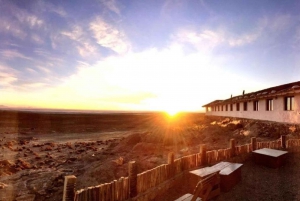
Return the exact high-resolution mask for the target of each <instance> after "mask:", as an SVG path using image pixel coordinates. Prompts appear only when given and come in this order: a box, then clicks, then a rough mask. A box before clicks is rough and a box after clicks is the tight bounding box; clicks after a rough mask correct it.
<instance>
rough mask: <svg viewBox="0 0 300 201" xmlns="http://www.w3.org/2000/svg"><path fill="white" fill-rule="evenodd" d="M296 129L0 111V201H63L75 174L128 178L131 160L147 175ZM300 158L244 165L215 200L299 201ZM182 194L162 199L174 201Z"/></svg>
mask: <svg viewBox="0 0 300 201" xmlns="http://www.w3.org/2000/svg"><path fill="white" fill-rule="evenodd" d="M299 129H300V127H299V125H291V124H284V123H274V122H267V121H258V120H248V119H236V118H224V117H206V116H205V115H204V114H201V113H181V114H178V115H176V116H174V117H170V116H168V115H166V114H165V113H119V114H116V113H112V114H97V113H93V114H88V113H51V112H48V113H44V112H29V111H9V110H1V111H0V150H1V152H0V201H10V200H17V201H19V200H20V201H21V200H22V201H23V200H28V201H29V200H37V201H43V200H47V201H50V200H51V201H52V200H53V201H54V200H61V199H62V190H63V182H64V176H65V175H70V174H71V175H75V176H76V177H77V178H78V179H77V189H80V188H84V187H88V186H95V185H98V184H101V183H105V182H110V181H112V180H114V179H118V178H120V177H122V176H127V174H128V173H127V167H128V162H129V161H132V160H134V161H136V162H137V164H138V171H139V172H142V171H145V170H147V169H151V168H153V167H156V166H158V165H160V164H163V163H166V162H167V155H168V153H169V152H174V153H175V158H177V157H181V156H184V155H188V154H190V153H196V152H198V151H199V146H200V144H203V143H204V144H206V145H207V148H208V150H212V149H217V148H227V147H228V144H229V140H230V139H231V138H235V139H236V142H237V144H238V145H239V144H240V145H242V144H246V143H249V142H250V139H251V137H254V136H255V137H257V140H258V141H269V140H275V139H278V138H279V137H280V136H281V135H287V137H288V138H299V136H300V133H299ZM299 159H300V154H296V153H291V154H290V155H289V157H288V161H287V164H286V165H285V166H284V167H282V168H280V169H269V168H265V167H261V166H257V165H255V164H253V162H252V161H251V160H250V159H249V160H246V161H245V163H244V167H243V170H242V178H243V179H242V181H241V182H240V183H239V185H237V186H236V187H235V188H234V189H232V190H231V191H230V192H228V193H222V194H221V195H220V196H219V197H217V198H216V199H215V200H218V201H221V200H300V195H299V193H298V189H300V188H299V187H300V186H299V185H300V184H298V182H297V181H295V178H299V175H300V168H299V167H300V164H299V162H300V160H299ZM183 190H184V189H183ZM180 193H182V192H180V191H174V192H169V194H168V196H162V197H161V198H158V199H160V200H162V199H163V200H173V199H175V198H176V197H177V196H178V197H179V196H180Z"/></svg>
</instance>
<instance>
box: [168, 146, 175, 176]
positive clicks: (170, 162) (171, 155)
mask: <svg viewBox="0 0 300 201" xmlns="http://www.w3.org/2000/svg"><path fill="white" fill-rule="evenodd" d="M168 165H169V168H170V169H169V170H170V175H169V177H170V178H171V177H173V176H174V174H175V169H174V153H173V152H170V153H169V154H168Z"/></svg>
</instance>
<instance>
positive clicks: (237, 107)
mask: <svg viewBox="0 0 300 201" xmlns="http://www.w3.org/2000/svg"><path fill="white" fill-rule="evenodd" d="M235 105H236V111H240V103H236V104H235Z"/></svg>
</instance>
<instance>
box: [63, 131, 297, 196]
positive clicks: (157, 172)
mask: <svg viewBox="0 0 300 201" xmlns="http://www.w3.org/2000/svg"><path fill="white" fill-rule="evenodd" d="M294 146H300V139H289V140H286V136H281V138H279V139H278V140H274V141H268V142H257V140H256V138H255V137H253V138H251V143H249V144H245V145H239V146H236V144H235V140H234V139H231V140H230V144H229V148H226V149H218V150H210V151H207V150H206V145H205V144H202V145H200V151H199V153H195V154H191V155H188V156H183V157H181V158H178V159H174V154H173V153H169V155H168V164H163V165H160V166H158V167H155V168H153V169H150V170H147V171H145V172H142V173H138V172H137V166H136V163H135V162H134V161H131V162H129V167H128V177H121V178H120V179H118V180H114V181H112V182H110V183H105V184H101V185H98V186H93V187H87V188H85V189H80V190H76V191H75V188H76V177H75V176H73V175H70V176H66V177H65V185H64V194H63V201H91V200H93V201H100V200H101V201H123V200H127V199H129V198H134V197H136V196H138V195H140V194H143V193H146V192H147V191H148V190H149V189H151V188H155V187H157V186H159V185H161V184H162V183H164V182H166V181H168V180H170V179H172V178H174V177H175V176H176V175H179V174H181V173H183V172H185V171H187V170H190V169H194V168H197V167H201V166H204V165H210V164H214V163H217V162H220V161H224V160H229V159H231V158H233V157H235V156H241V155H244V154H248V153H251V152H252V151H254V150H256V149H261V148H272V149H282V148H283V149H285V148H291V147H294Z"/></svg>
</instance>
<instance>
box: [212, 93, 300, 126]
mask: <svg viewBox="0 0 300 201" xmlns="http://www.w3.org/2000/svg"><path fill="white" fill-rule="evenodd" d="M294 97H295V98H294V110H293V111H285V110H284V97H283V96H282V97H277V98H273V110H272V111H267V110H266V99H260V100H259V103H258V105H259V106H258V107H259V109H258V111H254V110H253V101H249V102H248V110H247V111H244V107H243V102H241V103H240V111H237V110H236V104H233V111H230V105H228V110H229V111H225V106H224V110H223V111H208V112H206V115H215V116H226V117H239V118H248V119H260V120H269V121H276V122H287V123H300V94H296V95H295V96H294Z"/></svg>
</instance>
